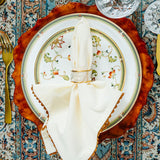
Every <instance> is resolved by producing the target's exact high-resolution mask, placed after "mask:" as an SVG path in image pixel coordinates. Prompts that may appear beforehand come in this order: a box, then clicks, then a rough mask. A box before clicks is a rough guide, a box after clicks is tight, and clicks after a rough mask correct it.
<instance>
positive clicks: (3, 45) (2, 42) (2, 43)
mask: <svg viewBox="0 0 160 160" xmlns="http://www.w3.org/2000/svg"><path fill="white" fill-rule="evenodd" d="M0 41H1V46H2V49H4V48H5V43H4V40H3V37H2V36H0Z"/></svg>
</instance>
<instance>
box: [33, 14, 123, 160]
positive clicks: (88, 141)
mask: <svg viewBox="0 0 160 160" xmlns="http://www.w3.org/2000/svg"><path fill="white" fill-rule="evenodd" d="M92 55H93V53H92V38H91V34H90V27H89V24H88V22H87V20H86V19H85V18H84V17H82V19H81V20H80V21H79V22H78V23H77V25H76V26H75V29H74V33H73V38H72V54H71V60H72V75H71V82H63V83H60V82H59V83H57V82H55V83H47V84H46V83H42V84H41V83H40V84H35V85H33V88H32V90H33V94H34V96H35V97H36V98H37V99H38V100H39V102H40V103H41V105H42V106H43V107H44V109H45V110H46V113H47V119H46V121H45V123H44V125H43V127H42V130H41V135H42V138H43V141H44V144H45V147H46V151H47V153H48V154H51V153H54V152H58V153H59V154H60V156H61V158H62V159H63V160H87V159H89V158H91V156H92V155H93V153H94V152H95V151H96V148H97V138H98V135H99V133H100V131H101V128H102V127H103V125H104V124H105V122H106V121H107V119H108V117H109V116H110V114H111V112H112V111H113V109H114V107H115V106H116V105H117V102H118V101H119V99H120V98H121V96H122V92H121V91H119V90H117V89H114V88H112V87H110V84H108V83H107V82H106V81H94V82H92V81H91V71H92V70H91V64H92Z"/></svg>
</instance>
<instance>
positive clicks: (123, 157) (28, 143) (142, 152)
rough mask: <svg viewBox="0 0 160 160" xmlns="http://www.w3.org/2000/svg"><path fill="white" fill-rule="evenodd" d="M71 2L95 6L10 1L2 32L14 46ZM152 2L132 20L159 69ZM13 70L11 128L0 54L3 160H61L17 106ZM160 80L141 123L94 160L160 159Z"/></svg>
mask: <svg viewBox="0 0 160 160" xmlns="http://www.w3.org/2000/svg"><path fill="white" fill-rule="evenodd" d="M69 1H72V2H81V3H84V4H88V5H92V4H94V3H95V1H94V0H7V1H6V2H7V3H6V4H5V5H4V6H3V7H1V8H0V29H2V30H5V31H7V32H8V34H9V37H10V38H11V40H12V43H13V45H14V46H15V45H17V41H18V38H19V37H20V35H21V34H23V33H24V32H26V31H27V30H28V29H29V28H31V27H33V26H34V25H35V23H36V21H37V19H39V18H41V17H44V16H46V15H47V14H48V13H49V12H50V11H51V10H52V8H54V7H55V6H56V5H58V4H65V3H68V2H69ZM151 2H153V1H152V0H141V4H140V6H139V8H138V10H137V11H136V12H135V13H134V14H133V15H131V16H130V17H128V18H130V19H131V20H132V21H133V22H134V24H135V25H136V27H137V30H138V32H139V35H140V36H141V37H142V39H143V40H144V41H145V42H146V47H147V49H148V52H149V55H150V56H151V58H152V60H153V63H154V65H155V67H156V56H155V51H156V39H157V38H156V35H155V34H153V33H152V32H150V31H149V30H148V28H147V27H146V26H145V24H144V12H145V10H146V8H147V7H148V5H149V4H150V3H151ZM13 70H14V62H13V63H12V64H11V66H10V74H9V75H10V77H9V86H10V93H11V103H12V119H13V122H12V124H11V125H6V124H5V123H4V109H5V107H4V106H5V104H4V97H5V91H4V87H5V79H4V75H5V66H4V63H3V61H2V54H1V51H0V159H4V160H21V159H22V160H23V159H27V160H32V159H33V160H34V159H35V160H51V159H53V160H58V159H60V157H59V156H58V155H52V156H49V155H47V154H46V152H45V149H44V146H43V143H42V140H41V139H40V134H39V132H38V130H37V127H36V125H35V124H34V123H32V122H31V121H28V120H26V119H24V118H23V117H22V116H21V115H20V114H19V112H18V107H17V106H15V105H14V103H13V93H14V81H13V79H12V78H11V74H12V72H13ZM159 86H160V77H159V76H158V75H157V73H156V72H155V71H154V84H153V87H152V89H151V91H150V92H149V95H148V101H147V105H146V106H144V107H143V109H142V111H141V113H140V115H139V118H138V120H137V123H136V125H135V127H134V128H132V129H130V130H129V131H128V132H127V133H126V134H125V135H123V136H121V137H120V138H117V139H106V140H105V141H103V142H102V143H101V144H99V146H98V149H97V152H96V155H95V156H94V157H93V158H92V159H93V160H135V159H136V160H158V159H160V130H159V119H160V93H159V92H160V87H159Z"/></svg>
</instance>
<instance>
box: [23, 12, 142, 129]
mask: <svg viewBox="0 0 160 160" xmlns="http://www.w3.org/2000/svg"><path fill="white" fill-rule="evenodd" d="M82 16H84V17H85V18H86V19H87V21H88V22H89V25H90V28H91V34H92V43H93V63H92V70H93V71H92V79H93V80H104V81H106V80H107V81H109V82H110V85H111V86H112V87H115V88H118V89H120V90H122V91H123V92H124V96H123V98H122V99H121V101H120V103H119V104H118V107H117V108H116V109H115V111H114V113H113V114H112V116H111V118H110V119H109V120H110V125H109V127H108V128H107V130H108V129H110V128H111V127H113V126H114V125H116V124H117V123H119V122H120V121H121V120H122V119H123V118H124V117H125V116H126V115H127V114H128V113H129V111H130V110H131V108H132V107H133V106H134V103H135V101H136V99H137V96H138V94H139V91H140V86H141V79H142V77H141V76H142V74H141V72H142V71H141V63H140V58H139V55H138V53H137V50H136V48H135V46H134V44H133V42H132V41H131V39H130V38H129V36H128V35H127V34H126V33H125V32H124V31H123V30H122V29H121V28H120V27H118V26H117V25H116V24H114V23H113V22H111V21H109V20H107V19H105V18H102V17H100V16H97V15H93V14H84V13H81V14H70V15H67V16H63V17H60V18H58V19H55V20H53V21H52V22H50V23H48V24H47V25H45V26H44V27H43V28H42V29H41V30H40V31H38V32H37V34H36V35H35V36H34V37H33V38H32V40H31V41H30V43H29V45H28V47H27V49H26V51H25V54H24V57H23V62H22V68H21V77H22V78H21V81H22V88H23V92H24V95H25V98H26V100H27V102H28V104H29V106H30V108H31V109H32V111H33V112H34V114H35V115H36V116H37V117H38V118H39V119H40V120H41V121H42V122H44V121H45V119H46V113H45V110H44V108H43V107H42V106H41V105H40V103H39V102H38V101H37V100H36V98H35V97H34V95H33V94H32V90H31V87H32V85H33V84H37V83H51V82H55V81H62V82H63V81H70V74H71V58H72V57H71V48H72V46H71V40H72V34H73V30H74V26H75V25H76V24H77V22H78V21H79V20H80V19H81V17H82Z"/></svg>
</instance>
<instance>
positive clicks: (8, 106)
mask: <svg viewBox="0 0 160 160" xmlns="http://www.w3.org/2000/svg"><path fill="white" fill-rule="evenodd" d="M11 122H12V113H11V102H10V98H9V87H8V66H6V74H5V123H11Z"/></svg>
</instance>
